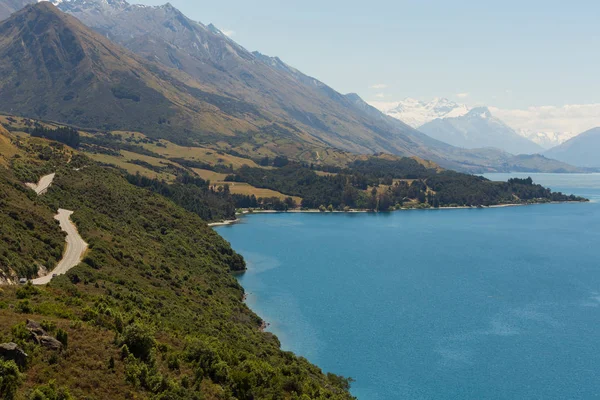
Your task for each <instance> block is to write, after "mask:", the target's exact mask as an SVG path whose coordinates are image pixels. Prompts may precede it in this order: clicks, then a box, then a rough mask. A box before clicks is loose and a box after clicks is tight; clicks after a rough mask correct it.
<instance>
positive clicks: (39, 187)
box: [26, 174, 56, 196]
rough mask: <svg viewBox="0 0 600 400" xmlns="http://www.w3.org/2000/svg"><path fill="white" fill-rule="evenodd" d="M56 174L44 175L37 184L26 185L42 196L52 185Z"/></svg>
mask: <svg viewBox="0 0 600 400" xmlns="http://www.w3.org/2000/svg"><path fill="white" fill-rule="evenodd" d="M55 176H56V174H50V175H46V176H42V177H41V178H40V181H39V182H38V183H37V184H36V183H26V185H27V187H29V188H30V189H32V190H33V191H35V192H36V193H37V195H38V196H41V195H43V194H44V193H46V192H47V191H48V188H49V187H50V185H52V181H54V177H55Z"/></svg>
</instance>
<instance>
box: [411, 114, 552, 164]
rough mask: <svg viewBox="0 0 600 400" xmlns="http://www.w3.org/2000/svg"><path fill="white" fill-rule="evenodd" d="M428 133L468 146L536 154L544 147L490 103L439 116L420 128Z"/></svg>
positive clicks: (454, 143)
mask: <svg viewBox="0 0 600 400" xmlns="http://www.w3.org/2000/svg"><path fill="white" fill-rule="evenodd" d="M419 130H421V131H422V132H424V133H425V134H427V135H429V136H431V137H433V138H435V139H438V140H443V141H445V142H447V143H450V144H451V145H453V146H458V147H464V148H467V149H473V148H481V147H496V148H499V149H502V150H504V151H507V152H509V153H512V154H527V153H529V154H533V153H539V152H541V151H542V150H543V149H542V148H541V147H540V146H539V145H537V144H535V143H533V142H532V141H530V140H528V139H525V138H523V137H522V136H520V135H519V134H518V133H516V132H515V131H514V130H513V129H512V128H510V127H509V126H508V125H506V124H505V123H504V122H502V121H500V120H499V119H498V118H495V117H494V116H493V115H492V113H491V112H490V110H489V109H488V108H486V107H477V108H473V109H472V110H470V111H469V112H468V113H467V114H465V115H463V116H459V117H446V118H443V119H440V118H438V119H435V120H433V121H431V122H428V123H426V124H425V125H423V126H421V127H420V128H419Z"/></svg>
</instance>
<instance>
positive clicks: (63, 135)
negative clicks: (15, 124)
mask: <svg viewBox="0 0 600 400" xmlns="http://www.w3.org/2000/svg"><path fill="white" fill-rule="evenodd" d="M29 133H30V134H31V136H34V137H42V138H46V139H50V140H55V141H57V142H61V143H64V144H66V145H68V146H71V147H73V148H75V149H76V148H77V147H79V143H80V138H79V132H77V130H75V129H73V128H70V127H59V128H56V129H51V128H45V127H43V126H41V125H36V126H35V127H34V128H33V129H30V130H29Z"/></svg>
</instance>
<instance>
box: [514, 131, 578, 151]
mask: <svg viewBox="0 0 600 400" xmlns="http://www.w3.org/2000/svg"><path fill="white" fill-rule="evenodd" d="M516 132H517V133H518V134H519V135H521V136H523V137H524V138H527V139H529V140H531V141H532V142H534V143H537V144H539V145H540V146H541V147H543V148H544V149H550V148H552V147H556V146H558V145H560V144H563V143H564V142H566V141H567V140H569V139H571V138H573V137H575V136H576V134H574V133H572V132H539V131H534V130H531V129H517V130H516Z"/></svg>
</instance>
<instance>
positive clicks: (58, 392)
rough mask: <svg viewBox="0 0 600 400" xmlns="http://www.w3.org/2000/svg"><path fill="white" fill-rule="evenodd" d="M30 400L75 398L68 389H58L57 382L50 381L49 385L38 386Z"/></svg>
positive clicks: (66, 399) (71, 399) (70, 399)
mask: <svg viewBox="0 0 600 400" xmlns="http://www.w3.org/2000/svg"><path fill="white" fill-rule="evenodd" d="M29 400H73V397H72V396H71V393H69V390H68V389H67V388H64V387H60V388H57V387H56V382H54V381H50V382H49V383H48V384H47V385H42V386H38V387H37V388H36V389H35V390H34V391H33V392H32V393H31V395H30V396H29Z"/></svg>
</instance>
